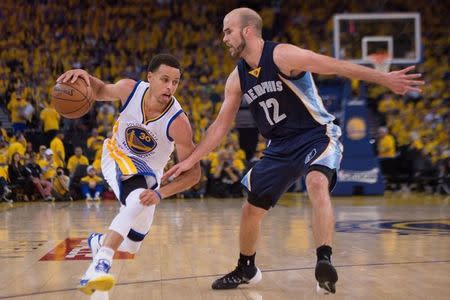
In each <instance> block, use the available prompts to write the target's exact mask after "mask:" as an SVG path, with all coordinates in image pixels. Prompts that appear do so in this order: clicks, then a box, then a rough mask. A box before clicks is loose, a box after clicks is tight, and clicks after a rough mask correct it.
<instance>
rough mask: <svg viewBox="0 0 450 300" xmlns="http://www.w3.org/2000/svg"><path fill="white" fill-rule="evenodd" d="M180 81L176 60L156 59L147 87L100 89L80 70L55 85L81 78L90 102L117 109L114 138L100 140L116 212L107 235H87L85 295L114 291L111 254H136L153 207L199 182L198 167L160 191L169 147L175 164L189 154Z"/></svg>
mask: <svg viewBox="0 0 450 300" xmlns="http://www.w3.org/2000/svg"><path fill="white" fill-rule="evenodd" d="M180 76H181V73H180V64H179V62H178V60H177V59H176V58H175V57H173V56H172V55H169V54H158V55H156V56H155V57H153V59H152V60H151V62H150V64H149V67H148V76H147V79H148V82H144V81H139V82H136V81H134V80H132V79H122V80H119V81H118V82H116V83H115V84H105V83H104V82H102V81H101V80H99V79H97V78H95V77H93V76H91V75H89V74H88V73H87V72H86V71H84V70H80V69H78V70H70V71H67V72H66V73H64V74H63V75H61V76H60V77H59V78H58V80H57V81H58V82H67V81H71V82H75V81H76V80H77V78H78V77H81V78H82V79H84V80H85V81H86V82H87V83H88V85H90V86H91V87H92V91H93V95H94V99H95V100H97V101H121V103H122V107H121V109H120V115H119V118H118V120H117V121H116V124H115V125H114V128H113V136H112V137H111V138H110V139H107V140H105V142H104V144H103V154H102V172H103V176H104V177H105V179H106V181H107V182H108V184H109V185H110V186H111V188H112V189H113V191H114V193H115V195H116V197H117V198H118V199H119V200H120V202H121V208H120V212H119V213H118V214H117V216H116V217H115V218H114V220H113V221H112V223H111V225H110V226H109V231H108V233H107V234H106V235H101V234H91V236H90V237H89V239H88V242H89V246H90V248H91V250H92V254H93V261H92V263H91V265H90V266H89V268H88V270H87V271H86V273H85V274H84V276H83V278H82V279H81V281H80V286H79V289H80V290H81V291H82V292H84V293H86V294H88V295H90V294H92V293H93V292H94V291H95V290H100V291H107V290H110V289H111V288H112V287H113V286H114V283H115V279H114V277H113V276H112V275H111V274H109V270H110V268H111V264H112V258H113V256H114V252H115V251H116V250H120V251H126V252H130V253H136V252H137V251H138V250H139V248H140V245H141V243H142V240H143V239H144V237H145V235H146V234H147V233H148V231H149V230H150V226H151V225H152V221H153V213H154V210H155V205H156V204H158V203H159V202H160V200H161V199H163V198H165V197H168V196H171V195H173V194H176V193H178V192H181V191H183V190H186V189H187V188H189V187H191V186H193V185H194V184H196V183H197V182H198V181H199V179H200V165H199V164H197V165H195V166H194V167H193V168H192V169H191V170H190V171H188V172H187V173H186V174H185V175H184V176H180V177H178V178H177V179H176V180H174V181H171V182H170V183H168V184H167V185H164V186H162V187H161V186H160V183H161V182H160V181H161V177H162V174H163V169H164V166H165V165H166V163H167V161H168V160H169V157H170V155H171V153H172V152H173V149H174V143H175V144H176V152H177V156H178V159H179V160H183V159H185V158H186V157H188V156H189V155H190V154H191V153H192V152H193V150H194V144H193V142H192V129H191V126H190V123H189V120H188V118H187V116H186V115H185V114H184V113H183V110H182V109H181V106H180V104H179V103H178V101H177V100H176V99H175V97H174V96H173V94H174V93H175V91H176V89H177V87H178V83H179V81H180Z"/></svg>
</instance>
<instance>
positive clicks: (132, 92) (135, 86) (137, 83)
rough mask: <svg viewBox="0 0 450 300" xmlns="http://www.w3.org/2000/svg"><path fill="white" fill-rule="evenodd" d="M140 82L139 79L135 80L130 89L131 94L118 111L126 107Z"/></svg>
mask: <svg viewBox="0 0 450 300" xmlns="http://www.w3.org/2000/svg"><path fill="white" fill-rule="evenodd" d="M140 83H141V80H139V81H138V82H136V84H135V85H134V88H133V90H132V91H131V94H130V95H129V96H128V98H127V101H125V104H124V105H123V106H122V107H121V108H120V109H119V112H123V110H124V109H125V108H126V107H127V105H128V103H130V100H131V98H133V96H134V92H136V89H137V87H138V86H139V84H140Z"/></svg>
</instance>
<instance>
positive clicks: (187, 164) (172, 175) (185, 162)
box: [161, 159, 194, 182]
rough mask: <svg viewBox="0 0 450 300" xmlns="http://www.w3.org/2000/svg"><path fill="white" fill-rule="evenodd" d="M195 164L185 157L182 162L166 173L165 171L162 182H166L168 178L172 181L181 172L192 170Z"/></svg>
mask: <svg viewBox="0 0 450 300" xmlns="http://www.w3.org/2000/svg"><path fill="white" fill-rule="evenodd" d="M193 166H194V164H192V163H190V162H189V161H188V160H187V159H185V160H183V161H182V162H180V163H178V164H176V165H175V166H173V167H172V168H170V169H169V170H168V171H167V172H166V173H164V175H163V177H162V178H161V181H162V182H165V181H167V180H168V181H172V180H173V179H175V178H177V177H178V176H179V175H180V174H181V173H183V172H186V171H188V170H190V169H191V168H192V167H193Z"/></svg>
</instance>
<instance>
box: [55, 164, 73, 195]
mask: <svg viewBox="0 0 450 300" xmlns="http://www.w3.org/2000/svg"><path fill="white" fill-rule="evenodd" d="M69 186H70V178H69V176H67V175H65V174H64V170H63V168H60V167H59V168H57V169H56V176H55V178H53V190H52V194H53V196H54V197H55V198H56V200H58V201H72V200H73V199H72V196H70V190H69Z"/></svg>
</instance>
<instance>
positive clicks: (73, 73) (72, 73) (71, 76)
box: [56, 69, 91, 86]
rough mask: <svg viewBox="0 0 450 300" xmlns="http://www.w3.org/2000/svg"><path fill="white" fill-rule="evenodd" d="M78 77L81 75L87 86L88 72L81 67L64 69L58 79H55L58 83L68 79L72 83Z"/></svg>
mask: <svg viewBox="0 0 450 300" xmlns="http://www.w3.org/2000/svg"><path fill="white" fill-rule="evenodd" d="M78 77H81V79H83V80H84V81H85V82H86V84H87V85H88V86H90V85H91V83H90V80H89V73H88V72H86V71H85V70H82V69H73V70H69V71H66V72H65V73H64V74H62V75H61V76H59V77H58V79H56V82H58V83H60V82H68V81H70V82H71V83H74V82H75V81H77V79H78Z"/></svg>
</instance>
